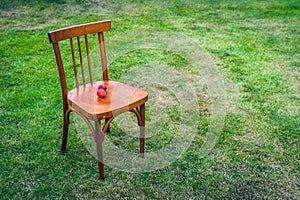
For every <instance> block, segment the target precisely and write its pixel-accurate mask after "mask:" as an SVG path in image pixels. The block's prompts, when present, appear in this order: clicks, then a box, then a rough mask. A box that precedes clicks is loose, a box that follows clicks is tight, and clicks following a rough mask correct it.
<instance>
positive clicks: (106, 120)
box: [105, 119, 110, 133]
mask: <svg viewBox="0 0 300 200" xmlns="http://www.w3.org/2000/svg"><path fill="white" fill-rule="evenodd" d="M108 121H109V119H105V124H106V122H108ZM106 132H107V133H110V125H108V128H107V130H106Z"/></svg>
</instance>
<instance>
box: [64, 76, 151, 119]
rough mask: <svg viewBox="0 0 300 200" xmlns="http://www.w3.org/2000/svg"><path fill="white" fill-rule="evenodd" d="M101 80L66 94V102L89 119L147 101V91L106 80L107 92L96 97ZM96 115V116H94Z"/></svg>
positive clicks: (117, 111) (117, 112)
mask: <svg viewBox="0 0 300 200" xmlns="http://www.w3.org/2000/svg"><path fill="white" fill-rule="evenodd" d="M100 84H102V81H101V82H95V83H94V84H93V85H92V84H86V85H85V86H80V87H79V88H78V89H77V88H75V89H73V90H71V91H70V92H69V94H68V103H69V105H71V106H72V107H73V108H75V109H76V110H78V111H79V112H81V113H82V114H83V115H85V116H87V117H88V118H89V119H91V120H95V119H106V118H110V117H112V116H116V115H118V114H120V113H122V112H125V111H129V110H131V109H133V108H136V107H137V106H139V105H141V104H144V103H145V102H146V101H147V98H148V94H147V92H145V91H143V90H140V89H137V88H134V87H131V86H129V85H125V84H123V83H119V82H115V81H107V82H105V85H106V87H107V90H106V92H107V94H106V96H105V97H104V98H98V97H97V94H96V92H97V89H98V86H99V85H100ZM95 117H96V118H95Z"/></svg>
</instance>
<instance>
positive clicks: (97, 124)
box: [95, 121, 104, 180]
mask: <svg viewBox="0 0 300 200" xmlns="http://www.w3.org/2000/svg"><path fill="white" fill-rule="evenodd" d="M100 127H101V125H100V121H95V139H96V145H97V156H98V169H99V175H100V180H104V164H103V150H102V143H103V139H104V135H103V134H102V131H101V128H100Z"/></svg>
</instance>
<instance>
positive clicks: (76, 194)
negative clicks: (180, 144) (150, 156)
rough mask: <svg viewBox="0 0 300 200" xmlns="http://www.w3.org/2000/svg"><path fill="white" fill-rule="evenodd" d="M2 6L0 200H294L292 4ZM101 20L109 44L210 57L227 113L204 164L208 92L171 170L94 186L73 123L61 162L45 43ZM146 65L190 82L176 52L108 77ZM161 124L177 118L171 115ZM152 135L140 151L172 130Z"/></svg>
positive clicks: (297, 195)
mask: <svg viewBox="0 0 300 200" xmlns="http://www.w3.org/2000/svg"><path fill="white" fill-rule="evenodd" d="M0 6H1V8H0V14H1V18H0V58H1V60H0V67H1V68H0V69H1V70H0V154H1V157H0V199H43V198H45V199H65V198H68V199H74V198H82V199H91V198H94V199H120V198H121V199H300V184H299V183H300V147H299V144H300V140H299V139H300V114H299V111H300V110H299V108H300V82H299V79H300V67H299V66H300V54H299V53H300V45H299V44H300V2H299V1H297V0H290V1H284V0H267V1H254V0H232V1H219V0H215V1H209V0H205V1H197V0H173V1H171V0H166V1H164V0H153V1H142V0H130V1H124V0H118V1H98V0H93V1H85V0H76V1H75V0H55V1H51V0H37V1H30V0H21V1H17V0H13V1H10V0H4V1H3V0H2V1H1V2H0ZM105 19H111V20H112V31H111V32H110V33H108V34H107V38H110V37H114V36H116V35H122V34H123V33H126V32H128V31H132V30H141V31H143V30H159V31H160V32H161V33H166V34H167V33H168V32H170V31H171V32H172V33H174V32H175V33H178V35H179V36H182V35H181V34H183V35H185V36H186V37H188V38H193V39H195V40H197V41H198V42H199V44H200V47H201V48H202V50H203V51H205V52H206V53H207V54H208V55H210V56H211V60H212V62H214V63H215V66H216V70H217V72H218V74H219V75H220V77H222V81H223V83H224V89H225V92H226V100H227V107H226V109H224V110H226V113H225V118H224V124H221V125H220V126H221V128H220V130H221V133H220V137H219V138H218V141H217V143H216V145H215V146H214V148H213V149H212V150H211V151H210V153H209V154H208V155H206V156H204V157H203V156H200V155H201V146H202V144H203V142H204V141H205V136H206V133H207V132H208V127H209V125H210V120H209V117H210V116H211V111H212V108H211V104H210V102H211V101H210V93H209V91H207V90H208V89H209V87H206V86H205V83H204V85H202V86H201V87H202V88H201V91H200V92H199V93H197V95H198V96H197V98H198V104H199V119H197V120H198V123H199V125H201V126H199V128H198V129H197V130H195V134H196V136H195V138H194V139H193V141H192V143H191V145H190V147H189V148H188V149H187V151H186V152H185V153H184V154H183V156H181V157H180V158H178V159H177V160H175V161H174V162H173V163H171V164H170V165H168V166H166V167H163V168H160V169H157V170H154V171H149V172H144V173H130V172H124V171H122V170H118V169H114V168H111V167H109V166H106V167H105V176H106V180H105V181H104V182H101V181H99V175H98V169H97V162H96V160H95V159H94V158H93V157H92V156H91V155H90V153H89V152H88V150H87V149H86V148H85V145H84V144H83V142H82V141H81V139H80V137H78V131H76V127H75V126H74V125H72V126H71V127H70V132H69V133H70V134H69V143H68V152H67V153H66V154H65V155H61V153H60V145H61V131H62V130H61V126H62V104H61V90H60V82H59V77H58V72H57V67H56V63H55V58H54V54H53V49H52V46H51V45H50V43H49V41H48V37H47V33H48V31H51V30H55V29H59V28H63V27H66V26H70V25H75V24H80V23H87V22H93V21H100V20H105ZM130 40H134V38H127V41H125V42H128V41H130ZM62 52H63V53H64V54H67V53H69V49H67V48H65V49H62ZM151 61H155V63H157V64H158V63H161V64H163V65H166V66H171V67H174V68H175V69H178V71H179V72H181V73H193V70H189V68H190V67H191V66H190V63H189V60H186V59H184V57H182V56H181V55H178V54H177V53H176V51H175V50H174V51H172V49H171V50H168V51H165V50H163V49H155V48H152V49H151V48H150V49H147V48H144V49H138V50H134V51H131V52H128V53H126V55H122V56H121V57H119V58H117V59H116V60H115V61H113V62H112V63H111V66H110V67H111V71H110V72H111V73H110V76H111V77H112V78H115V79H118V78H119V77H120V76H121V75H122V73H123V74H124V73H126V67H128V68H130V67H132V66H139V65H146V64H147V63H149V62H151ZM109 62H110V61H109ZM68 78H70V80H71V76H70V77H68ZM199 87H200V85H199ZM205 88H206V89H205ZM207 88H208V89H207ZM168 114H169V115H171V116H175V118H176V115H177V110H176V109H174V110H172V109H171V110H170V111H169V112H168ZM72 116H74V115H72ZM151 118H155V116H151ZM166 126H167V125H166ZM114 130H115V132H116V133H114V135H112V136H111V139H112V141H115V143H116V144H118V145H123V146H122V147H124V148H129V149H130V145H127V146H126V144H122V138H123V137H124V138H126V137H128V136H126V135H125V134H123V133H118V129H114ZM164 134H165V135H164ZM152 137H153V138H150V139H149V140H148V143H147V142H146V151H147V150H148V151H150V150H151V149H154V150H155V149H156V150H157V149H159V148H162V147H164V145H167V144H168V142H169V140H168V139H166V138H169V139H170V138H172V131H171V129H168V128H165V129H164V132H163V133H160V135H157V136H156V135H154V136H152ZM124 141H126V139H124ZM135 150H137V151H138V149H137V148H135Z"/></svg>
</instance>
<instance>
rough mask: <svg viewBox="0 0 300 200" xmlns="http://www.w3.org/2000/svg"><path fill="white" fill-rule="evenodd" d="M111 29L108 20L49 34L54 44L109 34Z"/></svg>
mask: <svg viewBox="0 0 300 200" xmlns="http://www.w3.org/2000/svg"><path fill="white" fill-rule="evenodd" d="M110 29H111V21H110V20H106V21H100V22H93V23H88V24H82V25H76V26H71V27H68V28H63V29H59V30H56V31H50V32H49V33H48V36H49V40H50V42H51V43H52V44H54V43H57V42H59V41H61V40H66V39H69V38H73V37H78V36H82V35H88V34H94V33H100V32H107V31H110Z"/></svg>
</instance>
